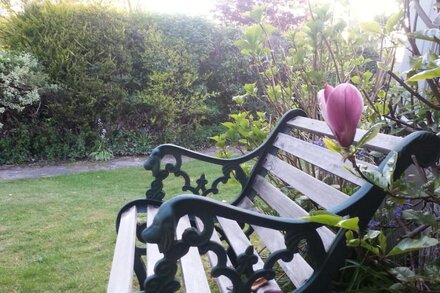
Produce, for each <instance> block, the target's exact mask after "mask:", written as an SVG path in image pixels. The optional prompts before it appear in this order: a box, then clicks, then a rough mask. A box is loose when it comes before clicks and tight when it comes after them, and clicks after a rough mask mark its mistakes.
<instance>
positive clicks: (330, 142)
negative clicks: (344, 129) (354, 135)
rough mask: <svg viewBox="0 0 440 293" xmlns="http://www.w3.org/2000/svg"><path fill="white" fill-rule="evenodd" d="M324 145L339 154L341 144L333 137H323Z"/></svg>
mask: <svg viewBox="0 0 440 293" xmlns="http://www.w3.org/2000/svg"><path fill="white" fill-rule="evenodd" d="M323 142H324V145H325V146H326V148H328V149H329V150H331V151H334V152H335V153H338V154H340V153H341V152H342V147H341V145H340V144H339V143H338V142H337V141H336V140H334V139H331V138H328V137H324V138H323Z"/></svg>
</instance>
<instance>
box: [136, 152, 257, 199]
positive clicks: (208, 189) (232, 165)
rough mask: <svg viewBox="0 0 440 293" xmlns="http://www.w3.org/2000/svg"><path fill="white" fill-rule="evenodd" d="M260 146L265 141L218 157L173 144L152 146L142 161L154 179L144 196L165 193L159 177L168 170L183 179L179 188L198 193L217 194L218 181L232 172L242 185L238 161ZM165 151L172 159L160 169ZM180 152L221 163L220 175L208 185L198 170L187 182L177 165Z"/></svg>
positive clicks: (243, 176)
mask: <svg viewBox="0 0 440 293" xmlns="http://www.w3.org/2000/svg"><path fill="white" fill-rule="evenodd" d="M264 146H265V145H264V144H263V145H261V146H260V147H259V148H257V149H256V150H254V151H253V152H251V153H248V154H246V155H244V156H241V157H238V158H234V159H220V158H215V157H211V156H207V155H204V154H201V153H198V152H194V151H191V150H188V149H185V148H182V147H180V146H177V145H173V144H164V145H160V146H158V147H156V148H155V149H154V150H153V152H152V153H151V156H150V157H149V158H148V159H147V160H146V161H145V163H144V168H145V169H146V170H151V172H152V173H153V177H155V180H154V181H153V182H152V183H151V187H150V189H149V190H147V192H146V196H147V198H148V199H152V200H157V201H161V200H162V199H163V198H164V196H165V192H164V191H163V183H162V181H163V180H164V179H165V178H167V177H168V176H169V174H170V173H172V174H174V175H175V176H180V177H182V178H183V179H184V180H185V183H184V185H183V186H182V191H189V192H191V193H193V194H199V195H202V196H206V195H208V194H210V193H213V194H217V193H218V188H217V187H218V185H219V184H220V183H223V184H224V183H226V182H227V181H228V179H230V178H231V176H234V177H235V179H237V181H238V182H239V183H240V185H241V187H242V189H243V188H244V187H245V185H246V183H247V180H248V177H247V175H246V173H245V172H244V171H243V169H242V167H241V166H240V164H242V163H245V162H247V161H250V160H252V159H253V158H255V157H257V156H259V155H260V154H261V152H262V151H263V149H264ZM166 155H171V156H173V157H174V160H175V161H174V162H172V163H165V165H164V166H163V167H162V169H161V161H162V159H163V157H164V156H166ZM182 156H186V157H189V158H193V159H197V160H200V161H203V162H207V163H211V164H215V165H219V166H221V171H222V175H221V176H220V177H218V178H216V179H215V180H213V181H212V183H211V185H210V186H209V185H208V181H207V180H206V178H205V175H204V174H199V176H200V178H199V179H197V180H196V181H195V184H194V185H191V179H190V176H189V175H188V174H187V173H186V172H185V171H183V170H182V169H181V168H182Z"/></svg>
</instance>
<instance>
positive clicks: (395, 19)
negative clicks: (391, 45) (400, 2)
mask: <svg viewBox="0 0 440 293" xmlns="http://www.w3.org/2000/svg"><path fill="white" fill-rule="evenodd" d="M401 17H402V12H398V13H395V14H393V15H391V16H390V17H389V18H388V20H387V23H386V24H385V28H386V31H387V33H390V32H392V31H393V28H394V27H395V26H396V24H397V23H398V22H399V19H400V18H401Z"/></svg>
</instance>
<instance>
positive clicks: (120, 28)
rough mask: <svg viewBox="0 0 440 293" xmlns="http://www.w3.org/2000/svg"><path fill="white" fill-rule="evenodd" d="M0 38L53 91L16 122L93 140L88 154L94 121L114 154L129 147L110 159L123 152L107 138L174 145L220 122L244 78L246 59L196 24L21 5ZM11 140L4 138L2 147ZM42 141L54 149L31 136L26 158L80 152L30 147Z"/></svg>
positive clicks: (207, 26) (222, 36) (90, 8)
mask: <svg viewBox="0 0 440 293" xmlns="http://www.w3.org/2000/svg"><path fill="white" fill-rule="evenodd" d="M0 37H1V38H2V40H3V46H4V47H5V48H8V49H9V50H16V51H23V52H27V53H30V54H32V55H33V56H35V57H36V58H38V60H40V62H41V64H42V65H43V67H42V68H43V69H42V70H44V72H45V75H42V76H46V77H47V78H49V79H51V80H52V81H53V82H55V83H57V84H59V85H60V86H59V88H58V90H57V91H55V92H48V93H46V94H45V95H44V96H41V105H40V106H39V111H38V113H37V115H31V116H29V113H23V115H20V116H19V117H18V118H17V121H16V122H17V123H19V124H24V125H26V126H29V127H30V126H31V125H32V127H31V128H34V127H44V131H46V130H47V129H49V128H53V129H52V130H51V133H52V134H56V135H62V133H69V135H72V136H73V137H79V136H80V135H81V134H82V133H95V134H94V135H93V136H94V138H87V139H85V140H83V142H84V145H83V147H84V152H85V153H86V155H87V153H89V152H90V151H92V150H93V148H94V146H95V141H97V140H98V138H99V137H98V135H97V133H98V131H97V127H96V121H97V120H98V119H101V121H102V122H103V123H104V124H105V125H106V128H107V130H108V133H109V143H110V145H109V147H110V148H111V149H112V150H113V152H114V153H115V154H118V153H126V151H128V150H130V149H132V148H131V147H127V148H125V150H124V151H123V150H121V151H118V150H116V148H117V147H119V146H120V147H122V145H123V144H122V143H119V142H118V143H117V145H116V146H114V147H113V146H112V145H111V143H112V142H116V141H118V140H119V139H120V137H119V138H118V137H116V138H115V139H113V138H112V134H113V133H120V132H127V133H135V134H136V135H134V136H133V137H136V138H139V139H140V144H141V145H142V144H143V141H144V138H143V137H144V136H143V135H138V133H143V131H141V130H143V129H147V130H148V135H149V136H150V137H152V138H154V137H156V138H161V140H166V138H169V139H172V140H176V139H178V138H179V136H180V135H185V133H187V129H197V128H198V127H199V125H205V124H210V123H215V122H216V121H218V120H219V119H220V118H219V117H226V115H227V113H228V111H229V105H230V101H231V99H230V97H231V96H232V95H234V94H237V93H238V90H239V86H238V84H241V83H242V82H243V81H242V80H241V78H242V77H246V74H247V72H248V71H247V70H243V69H241V68H239V66H240V64H242V62H244V61H243V60H244V58H243V57H241V55H240V54H239V51H238V49H237V48H235V47H234V46H233V45H232V44H233V38H234V34H233V33H229V32H226V31H223V30H222V29H220V28H218V27H216V26H215V25H213V24H212V23H210V22H208V21H206V20H202V19H198V18H190V17H180V16H179V17H173V16H165V15H145V14H128V15H127V14H124V13H121V12H118V11H116V10H113V9H111V8H108V7H103V6H97V5H79V4H66V3H62V4H51V3H49V2H46V3H43V4H30V5H27V6H25V8H24V11H23V12H22V13H19V14H17V15H14V16H11V17H9V18H8V19H6V20H5V21H4V22H2V24H1V25H0ZM223 49H224V50H223ZM219 64H220V65H221V66H220V67H218V66H219ZM217 67H218V68H217ZM219 68H220V69H219ZM223 69H224V70H223ZM221 80H225V81H224V83H223V84H221V85H220V86H219V84H220V83H219V82H218V81H221ZM208 105H209V107H208ZM208 110H209V111H208ZM11 123H12V122H11ZM8 127H9V126H8ZM12 128H14V127H13V126H11V129H12ZM61 129H62V130H61ZM17 131H20V130H17ZM7 137H9V138H7ZM18 137H19V136H17V135H15V134H12V133H11V134H10V135H7V136H6V138H5V139H11V140H12V141H16V139H18ZM49 137H50V140H51V141H54V140H55V139H54V138H53V137H52V135H44V137H43V136H41V137H39V135H38V134H35V136H34V140H33V141H32V142H31V143H30V144H31V145H30V146H29V147H30V149H29V150H28V151H29V152H30V155H29V156H26V157H28V158H30V157H32V158H49V157H50V158H65V157H70V156H71V153H75V156H74V157H76V156H77V155H78V156H80V154H82V153H84V152H83V150H79V149H81V148H82V147H81V148H78V149H77V150H75V151H73V150H72V149H71V147H75V146H74V145H72V144H70V143H69V142H67V141H65V140H63V139H58V140H57V141H59V142H63V141H64V142H65V143H66V145H65V147H62V148H61V147H60V148H58V150H59V151H55V150H51V151H50V152H46V151H44V150H43V147H41V146H40V145H39V146H38V147H33V146H32V145H33V144H39V143H38V142H39V141H46V140H47V139H48V138H49ZM172 140H171V141H172ZM171 141H170V140H169V141H167V142H171ZM41 145H43V144H41ZM34 151H38V152H40V151H41V152H42V153H34Z"/></svg>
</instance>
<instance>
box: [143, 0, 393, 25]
mask: <svg viewBox="0 0 440 293" xmlns="http://www.w3.org/2000/svg"><path fill="white" fill-rule="evenodd" d="M327 1H328V0H327ZM139 3H142V8H143V9H145V10H147V11H152V12H160V13H170V14H177V13H179V14H186V15H191V16H196V15H198V16H209V14H210V11H211V10H212V9H213V8H214V3H215V0H140V2H139ZM349 3H350V6H351V11H352V13H353V17H355V18H357V19H358V20H359V21H368V20H371V19H373V17H374V16H375V15H377V14H382V13H386V14H393V13H395V12H397V9H398V6H397V4H396V1H395V0H349Z"/></svg>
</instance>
